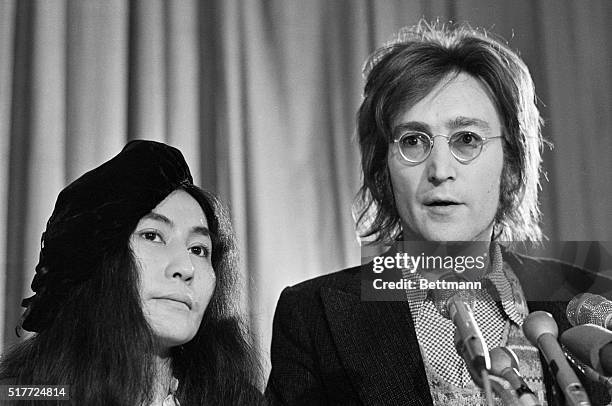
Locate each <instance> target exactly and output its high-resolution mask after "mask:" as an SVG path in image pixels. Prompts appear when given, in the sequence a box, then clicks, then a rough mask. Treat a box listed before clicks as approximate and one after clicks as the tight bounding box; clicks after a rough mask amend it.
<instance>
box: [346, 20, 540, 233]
mask: <svg viewBox="0 0 612 406" xmlns="http://www.w3.org/2000/svg"><path fill="white" fill-rule="evenodd" d="M461 72H465V73H467V74H469V75H471V76H473V77H474V78H476V79H477V80H479V81H480V82H481V83H483V84H484V85H485V86H486V87H488V88H489V89H490V91H491V95H492V97H493V101H494V103H495V107H496V109H497V112H498V114H499V115H500V119H501V122H502V126H503V128H502V134H503V137H504V142H503V152H504V164H503V169H502V175H501V182H500V195H499V204H498V210H497V213H496V215H495V219H494V238H495V239H496V240H498V241H511V242H512V241H538V240H541V239H542V232H541V230H540V225H539V223H540V218H541V213H540V210H539V206H538V191H539V188H540V183H539V182H540V180H539V179H540V171H541V168H540V166H541V161H542V158H541V148H542V143H543V141H542V136H541V132H540V127H541V122H542V120H541V117H540V113H539V111H538V109H537V106H536V96H535V90H534V85H533V81H532V79H531V75H530V74H529V70H528V69H527V66H526V65H525V63H524V62H523V61H522V60H521V59H520V57H519V56H518V55H517V54H516V53H514V52H513V51H512V50H510V48H508V47H507V46H506V45H505V44H503V43H502V42H501V41H500V40H496V39H495V38H493V37H492V36H491V34H489V33H486V32H484V31H481V30H477V29H473V28H471V27H469V26H468V25H458V26H452V25H450V26H445V25H441V24H439V23H434V24H428V23H427V22H425V21H421V22H420V23H419V24H418V25H417V26H414V27H410V28H406V29H403V30H402V31H400V32H399V34H398V35H397V37H396V38H395V39H394V40H393V41H391V42H390V43H388V44H387V45H385V46H383V47H381V48H379V49H378V50H376V51H375V52H374V53H373V54H372V55H371V56H370V58H369V59H368V61H367V62H366V65H365V67H364V74H365V75H367V79H366V85H365V89H364V95H363V101H362V104H361V107H360V109H359V113H358V115H357V137H358V141H359V146H360V150H361V161H362V170H363V184H362V187H361V189H360V191H359V193H358V195H357V197H356V199H355V204H354V212H355V214H356V222H357V230H358V233H359V234H360V237H362V238H369V239H370V240H374V241H378V242H386V243H388V242H392V241H393V240H395V239H396V238H398V237H399V235H400V234H401V220H400V217H399V214H398V211H397V209H396V207H395V200H394V196H393V190H392V185H391V180H390V178H389V171H388V167H387V154H388V150H389V147H390V145H391V143H392V142H393V136H392V131H391V130H392V129H391V126H392V123H393V122H394V121H395V120H396V119H397V118H398V117H399V116H400V115H401V114H402V113H403V112H404V111H405V110H406V109H409V108H411V107H412V106H413V105H414V104H416V103H417V102H418V101H419V100H421V99H422V98H423V97H425V96H426V95H427V94H428V93H429V92H431V90H432V89H433V88H434V87H435V86H436V85H437V84H438V83H440V81H442V80H445V79H446V78H449V77H450V78H452V77H453V75H458V74H459V73H461Z"/></svg>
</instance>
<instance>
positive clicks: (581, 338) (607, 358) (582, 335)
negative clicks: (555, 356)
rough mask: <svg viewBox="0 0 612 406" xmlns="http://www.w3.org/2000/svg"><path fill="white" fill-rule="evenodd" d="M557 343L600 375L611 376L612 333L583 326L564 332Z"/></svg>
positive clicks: (590, 326)
mask: <svg viewBox="0 0 612 406" xmlns="http://www.w3.org/2000/svg"><path fill="white" fill-rule="evenodd" d="M559 341H560V342H561V344H563V345H565V346H566V347H567V348H568V349H569V350H570V351H571V352H572V354H574V355H575V356H576V357H577V358H578V359H579V360H580V361H582V362H584V363H585V364H587V365H588V366H590V367H591V368H593V369H595V370H596V371H597V372H599V373H600V374H604V375H606V376H610V375H612V331H609V330H606V329H605V328H603V327H601V326H596V325H594V324H583V325H581V326H576V327H572V328H570V329H568V330H566V331H565V332H564V333H563V334H561V337H560V338H559Z"/></svg>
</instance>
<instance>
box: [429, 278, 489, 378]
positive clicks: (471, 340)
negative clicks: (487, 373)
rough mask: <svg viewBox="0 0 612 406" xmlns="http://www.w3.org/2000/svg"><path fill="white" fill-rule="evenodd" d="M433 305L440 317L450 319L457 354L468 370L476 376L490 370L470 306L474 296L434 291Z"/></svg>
mask: <svg viewBox="0 0 612 406" xmlns="http://www.w3.org/2000/svg"><path fill="white" fill-rule="evenodd" d="M434 292H435V293H434V303H435V305H436V308H437V309H438V311H439V312H440V314H442V316H444V317H446V318H447V319H450V320H451V321H452V322H453V324H455V327H456V328H457V330H456V334H457V336H458V342H457V343H456V344H455V345H456V348H457V352H459V354H460V355H461V356H462V357H463V358H464V359H465V360H466V362H467V364H468V368H469V369H470V370H472V371H474V372H475V373H477V374H480V373H481V371H483V370H489V369H490V368H491V360H490V358H489V350H488V348H487V343H486V342H485V340H484V338H483V336H482V332H481V331H480V328H478V324H476V319H474V313H473V312H472V309H471V305H470V304H472V305H473V303H474V300H475V299H474V295H473V294H471V293H470V292H469V291H448V290H442V289H439V290H436V291H434Z"/></svg>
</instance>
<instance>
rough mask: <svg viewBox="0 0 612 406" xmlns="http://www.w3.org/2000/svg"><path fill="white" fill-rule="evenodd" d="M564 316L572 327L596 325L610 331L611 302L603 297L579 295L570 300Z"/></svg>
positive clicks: (611, 327)
mask: <svg viewBox="0 0 612 406" xmlns="http://www.w3.org/2000/svg"><path fill="white" fill-rule="evenodd" d="M565 314H566V315H567V320H568V321H569V322H570V324H571V325H572V326H578V325H580V324H596V325H598V326H601V327H604V328H607V329H608V330H612V301H610V300H608V299H606V298H605V297H603V296H600V295H594V294H592V293H581V294H579V295H577V296H575V297H574V298H573V299H572V300H570V302H569V303H568V304H567V309H566V311H565Z"/></svg>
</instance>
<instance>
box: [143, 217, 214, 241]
mask: <svg viewBox="0 0 612 406" xmlns="http://www.w3.org/2000/svg"><path fill="white" fill-rule="evenodd" d="M142 220H155V221H160V222H162V223H164V224H167V225H168V226H170V227H174V226H175V224H174V222H173V221H172V220H170V219H169V218H168V217H166V216H164V215H163V214H159V213H155V212H154V211H152V212H150V213H148V214H146V215H145V216H143V217H142ZM189 231H190V232H191V233H192V234H200V235H202V236H204V237H210V236H211V234H212V233H211V232H210V230H209V229H208V227H206V226H200V225H197V226H193V227H191V229H190V230H189Z"/></svg>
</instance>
